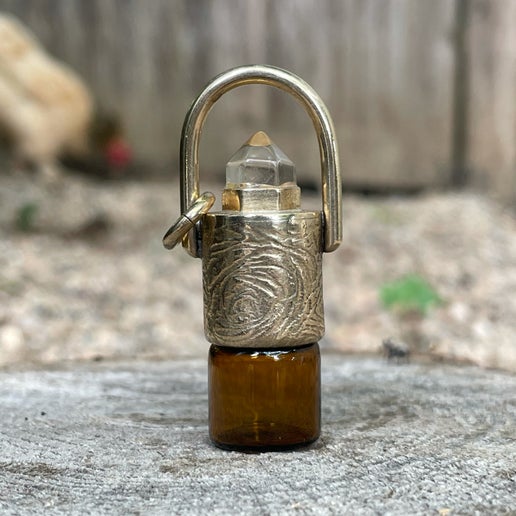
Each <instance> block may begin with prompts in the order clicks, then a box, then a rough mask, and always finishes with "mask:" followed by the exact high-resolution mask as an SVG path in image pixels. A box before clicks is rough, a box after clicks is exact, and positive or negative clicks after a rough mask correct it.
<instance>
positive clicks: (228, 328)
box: [202, 211, 324, 348]
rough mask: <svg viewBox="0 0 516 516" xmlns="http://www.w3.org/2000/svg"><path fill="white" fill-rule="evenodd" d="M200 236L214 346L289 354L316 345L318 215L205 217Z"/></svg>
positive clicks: (207, 324)
mask: <svg viewBox="0 0 516 516" xmlns="http://www.w3.org/2000/svg"><path fill="white" fill-rule="evenodd" d="M202 228H203V235H202V242H203V249H202V253H203V260H202V262H203V289H204V328H205V333H206V338H207V339H208V340H209V341H210V342H211V343H213V344H218V345H221V346H233V347H252V348H286V347H293V346H300V345H303V344H309V343H312V342H317V341H319V340H320V339H321V337H322V336H323V334H324V314H323V295H322V246H321V244H322V242H321V234H322V233H321V213H320V212H305V211H297V212H276V213H274V212H269V213H265V214H264V213H262V214H260V215H257V214H243V213H238V212H219V213H208V214H207V215H205V216H204V219H203V226H202Z"/></svg>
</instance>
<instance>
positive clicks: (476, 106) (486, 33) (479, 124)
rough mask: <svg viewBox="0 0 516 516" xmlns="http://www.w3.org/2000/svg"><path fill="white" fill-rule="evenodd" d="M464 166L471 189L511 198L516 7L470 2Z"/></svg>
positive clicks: (501, 0)
mask: <svg viewBox="0 0 516 516" xmlns="http://www.w3.org/2000/svg"><path fill="white" fill-rule="evenodd" d="M468 54H469V66H470V92H469V103H468V108H469V120H470V124H469V128H468V136H469V155H468V165H469V167H470V169H471V171H472V173H473V180H474V182H476V184H477V185H482V186H487V187H488V188H489V189H490V190H492V191H494V192H496V193H497V194H498V195H499V196H500V197H501V198H503V199H516V3H515V2H510V1H505V0H492V1H485V0H472V1H471V13H470V28H469V37H468Z"/></svg>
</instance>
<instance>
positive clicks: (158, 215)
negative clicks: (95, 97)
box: [0, 175, 516, 371]
mask: <svg viewBox="0 0 516 516" xmlns="http://www.w3.org/2000/svg"><path fill="white" fill-rule="evenodd" d="M177 190H178V187H177V181H174V182H170V183H156V182H154V183H152V182H145V183H142V182H111V183H106V182H93V181H89V180H86V179H84V178H80V177H76V176H66V177H64V178H63V179H62V180H61V181H60V182H59V183H58V184H53V185H45V184H41V183H38V182H36V181H35V180H34V179H33V178H31V177H29V176H23V175H22V176H9V175H3V176H1V177H0V233H1V242H0V246H1V252H0V365H3V366H10V365H14V364H19V363H22V362H36V363H47V364H48V363H53V362H56V361H62V360H70V359H71V360H77V359H81V360H84V359H100V358H117V359H122V358H131V357H139V358H143V357H154V358H165V357H200V356H203V357H204V356H205V355H206V353H207V343H206V342H205V341H204V339H203V337H202V291H201V263H200V261H199V260H194V259H192V258H190V257H189V256H188V255H187V254H186V253H184V252H182V251H181V250H174V251H172V252H167V251H165V250H164V249H163V247H162V245H161V238H162V236H163V233H164V231H165V230H166V229H167V227H168V226H169V225H170V223H171V222H172V221H173V220H174V219H175V218H176V216H177V215H178V211H179V203H178V191H177ZM220 190H221V185H219V186H215V187H213V191H214V192H215V193H216V194H218V193H219V191H220ZM219 197H220V195H219ZM304 202H305V206H306V207H314V206H318V203H319V199H318V197H315V196H313V195H307V196H305V201H304ZM31 211H33V213H32V214H31ZM20 224H21V225H23V224H25V225H26V226H29V227H28V229H29V230H28V231H22V230H20V229H17V226H19V225H20ZM410 273H416V274H419V275H420V276H422V277H424V278H425V279H426V280H427V281H428V282H429V283H430V284H431V285H432V286H433V287H434V288H435V289H436V291H437V292H438V294H439V295H440V297H441V298H442V299H443V301H444V302H443V303H442V304H441V305H440V306H439V307H437V308H434V309H433V310H431V311H430V312H429V313H428V314H427V315H426V316H424V317H423V316H418V315H415V314H407V313H405V314H401V313H396V312H389V311H387V310H386V309H385V308H384V307H382V305H381V303H380V301H379V289H380V287H381V285H383V284H385V282H388V281H392V280H395V279H397V278H399V277H401V276H403V275H405V274H410ZM324 274H325V307H326V326H327V331H326V336H325V338H324V340H323V342H322V346H323V349H326V350H339V351H346V352H360V353H363V352H374V353H378V352H379V349H380V345H381V341H382V339H383V338H385V337H388V336H391V337H393V338H394V339H395V340H397V341H405V342H407V343H408V344H409V345H410V346H411V348H412V352H413V353H414V354H418V355H421V356H427V357H433V358H436V359H439V360H451V361H468V362H472V363H476V364H479V365H481V366H484V367H497V368H505V369H508V370H512V371H516V343H515V341H514V340H515V339H514V336H515V331H514V328H515V323H516V296H514V292H515V291H516V221H515V219H514V216H513V215H512V214H511V213H510V212H509V211H506V210H503V209H502V207H501V206H499V205H497V204H496V203H495V202H494V201H492V200H489V199H487V198H485V197H482V196H479V195H476V194H472V193H464V194H460V195H453V194H431V195H425V196H421V197H413V198H388V199H371V198H368V199H365V198H360V197H354V196H345V198H344V242H343V245H342V246H341V247H340V248H339V250H338V251H336V252H335V253H332V254H328V255H325V260H324Z"/></svg>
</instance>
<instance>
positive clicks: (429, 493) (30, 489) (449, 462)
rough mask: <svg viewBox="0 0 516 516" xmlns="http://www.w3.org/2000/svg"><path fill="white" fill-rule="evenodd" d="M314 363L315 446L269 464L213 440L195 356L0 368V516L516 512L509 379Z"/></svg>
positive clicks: (451, 370)
mask: <svg viewBox="0 0 516 516" xmlns="http://www.w3.org/2000/svg"><path fill="white" fill-rule="evenodd" d="M323 364H324V366H323V435H322V438H321V439H320V440H319V441H318V442H317V443H315V445H314V446H312V447H310V448H308V449H305V450H302V451H298V452H290V453H262V454H245V453H235V452H225V451H222V450H218V449H216V448H214V447H213V446H211V445H210V444H209V442H208V437H207V391H206V364H205V361H204V360H190V361H185V360H179V361H175V362H162V363H152V362H141V361H140V362H133V363H131V364H114V363H112V364H105V365H103V364H92V365H89V366H87V365H82V366H81V365H76V366H75V367H74V368H73V369H69V370H54V371H25V372H10V373H9V372H2V373H0V414H2V418H1V419H0V439H1V442H2V446H1V447H0V511H1V512H2V513H3V514H35V513H48V512H52V513H56V514H99V513H100V514H105V513H109V514H139V513H143V514H149V513H150V514H185V515H190V514H201V515H203V514H206V515H208V514H290V513H295V512H299V511H300V512H302V513H308V514H377V513H385V512H390V513H394V514H428V513H430V514H431V513H434V514H437V513H438V512H439V511H440V512H441V513H442V514H444V513H445V511H446V510H448V509H451V510H452V511H453V512H456V513H458V514H472V513H477V512H478V513H482V514H507V513H511V511H513V510H514V508H515V505H514V460H513V457H514V445H513V438H514V425H515V423H516V421H515V413H514V404H513V401H514V399H513V396H512V393H513V392H514V389H515V388H516V378H515V377H514V376H509V375H506V374H503V373H499V372H496V371H482V370H480V369H476V368H469V367H468V368H461V367H451V366H443V365H442V364H440V365H439V366H424V365H418V364H406V365H403V366H398V367H396V366H394V365H392V364H387V363H385V362H383V361H381V360H371V359H357V358H350V357H344V356H338V355H332V356H328V355H324V356H323ZM511 458H512V460H511Z"/></svg>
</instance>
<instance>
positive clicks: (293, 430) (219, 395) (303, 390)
mask: <svg viewBox="0 0 516 516" xmlns="http://www.w3.org/2000/svg"><path fill="white" fill-rule="evenodd" d="M320 377H321V367H320V354H319V345H318V344H310V345H308V346H303V347H299V348H293V349H280V350H271V349H246V348H230V347H220V346H215V345H212V346H211V348H210V354H209V377H208V382H209V422H210V438H211V440H212V441H213V443H214V444H215V445H217V446H219V447H220V448H225V449H231V450H243V451H266V450H281V449H290V448H295V447H298V446H303V445H307V444H310V443H312V442H313V441H315V440H316V439H317V438H318V437H319V433H320V424H321V423H320V422H321V401H320V385H321V380H320Z"/></svg>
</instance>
